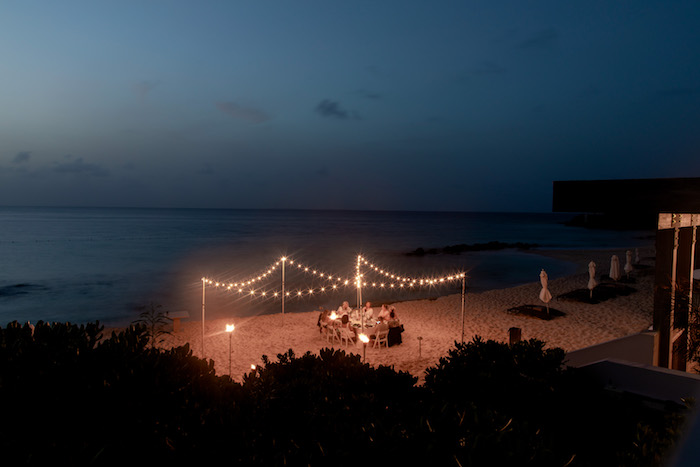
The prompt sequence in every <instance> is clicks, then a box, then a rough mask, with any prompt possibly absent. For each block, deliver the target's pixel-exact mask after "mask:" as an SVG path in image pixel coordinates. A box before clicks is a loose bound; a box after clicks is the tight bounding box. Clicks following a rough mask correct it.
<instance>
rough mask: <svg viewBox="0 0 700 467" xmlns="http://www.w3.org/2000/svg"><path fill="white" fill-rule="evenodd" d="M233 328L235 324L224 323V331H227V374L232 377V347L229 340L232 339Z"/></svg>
mask: <svg viewBox="0 0 700 467" xmlns="http://www.w3.org/2000/svg"><path fill="white" fill-rule="evenodd" d="M234 329H235V326H234V325H233V324H227V325H226V332H227V333H228V375H229V376H230V377H231V379H233V377H232V376H231V354H232V349H231V341H232V340H233V330H234Z"/></svg>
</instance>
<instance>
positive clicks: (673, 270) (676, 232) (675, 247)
mask: <svg viewBox="0 0 700 467" xmlns="http://www.w3.org/2000/svg"><path fill="white" fill-rule="evenodd" d="M676 216H678V218H676ZM673 217H674V224H676V225H675V227H674V229H673V256H672V258H673V259H672V261H671V313H670V314H669V326H668V367H669V368H670V369H673V343H674V341H675V339H674V337H675V330H676V327H675V324H674V321H675V314H676V268H677V266H678V236H679V234H680V227H679V224H680V222H679V221H680V214H674V215H673ZM676 221H678V223H676Z"/></svg>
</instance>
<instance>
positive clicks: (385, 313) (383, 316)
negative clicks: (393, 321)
mask: <svg viewBox="0 0 700 467" xmlns="http://www.w3.org/2000/svg"><path fill="white" fill-rule="evenodd" d="M377 318H378V319H379V321H388V320H389V307H387V306H386V305H382V309H381V310H379V316H377Z"/></svg>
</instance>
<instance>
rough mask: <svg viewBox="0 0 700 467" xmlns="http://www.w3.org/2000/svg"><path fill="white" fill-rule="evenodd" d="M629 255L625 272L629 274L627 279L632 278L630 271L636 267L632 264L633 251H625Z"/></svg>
mask: <svg viewBox="0 0 700 467" xmlns="http://www.w3.org/2000/svg"><path fill="white" fill-rule="evenodd" d="M625 254H626V255H627V261H625V273H626V274H627V279H629V278H630V273H631V272H632V269H634V267H633V266H632V251H630V250H627V252H626V253H625Z"/></svg>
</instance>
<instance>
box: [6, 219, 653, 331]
mask: <svg viewBox="0 0 700 467" xmlns="http://www.w3.org/2000/svg"><path fill="white" fill-rule="evenodd" d="M570 217H571V216H570V215H563V214H546V213H545V214H523V213H515V214H511V213H439V212H360V211H302V210H300V211H293V210H279V211H277V210H192V209H127V208H123V209H122V208H100V209H98V208H26V207H22V208H20V207H4V208H0V265H1V267H0V325H4V324H5V323H8V322H10V321H14V320H17V321H20V322H26V321H32V322H36V321H38V320H44V321H70V322H75V323H77V322H88V321H95V320H99V321H100V322H102V323H105V324H108V325H124V324H128V323H129V322H131V321H133V320H134V319H136V318H137V317H138V311H137V309H138V307H139V306H142V305H146V304H149V303H154V304H159V305H161V306H162V307H163V310H169V311H180V310H187V311H189V312H190V315H191V316H193V317H197V316H200V314H201V308H202V292H203V286H202V278H203V277H206V278H211V279H212V280H213V281H215V282H221V284H226V283H228V284H231V283H236V282H238V281H244V280H246V281H247V280H248V279H250V278H254V279H255V278H257V276H259V275H261V274H263V273H266V272H267V271H269V270H270V269H269V268H270V267H271V266H273V265H274V264H275V262H277V261H278V260H279V258H280V257H282V256H285V257H287V258H289V260H288V261H296V263H295V264H298V263H302V264H303V265H305V266H307V267H309V270H310V271H311V270H317V273H318V274H320V273H321V272H323V273H324V277H327V275H328V274H331V275H333V276H334V277H343V278H352V277H353V276H354V274H355V272H356V264H357V256H358V255H362V256H363V257H364V258H366V260H367V261H369V262H371V263H373V264H374V265H376V266H377V267H378V268H381V269H382V270H385V271H391V272H392V273H395V274H396V275H401V276H404V277H405V276H410V277H416V278H421V277H439V276H447V275H452V274H454V273H456V272H460V271H465V272H466V273H467V276H468V279H467V290H468V291H480V290H486V289H491V288H502V287H510V286H513V285H518V284H523V283H527V282H534V281H537V280H538V279H539V272H540V269H542V268H544V269H545V270H547V272H548V274H549V276H550V277H551V278H555V277H558V276H561V275H567V274H571V273H572V272H573V271H574V270H575V269H576V267H577V265H574V264H571V263H568V262H564V261H559V260H555V259H552V258H548V257H545V256H541V255H537V254H533V253H532V252H527V251H518V250H514V249H508V250H501V251H487V252H472V253H462V254H459V255H425V256H422V257H417V256H408V255H406V253H407V252H411V251H413V250H415V249H416V248H419V247H422V248H426V249H427V248H441V247H443V246H447V245H455V244H461V243H468V244H471V243H484V242H489V241H501V242H510V243H513V242H525V243H536V244H538V245H540V246H541V248H621V249H629V248H634V247H635V246H645V245H649V244H650V243H652V242H653V240H651V239H650V234H651V233H650V232H637V231H624V232H621V231H604V230H590V229H583V228H577V227H567V226H565V225H563V221H565V220H568V219H569V218H570ZM362 268H363V269H362V272H363V274H365V276H364V277H365V279H366V280H367V281H368V282H370V281H376V283H377V284H378V283H379V282H380V281H383V280H387V281H388V278H386V277H383V276H382V277H376V278H375V277H370V276H372V275H374V274H375V273H374V272H373V270H371V269H369V268H368V266H366V265H364V264H363V265H362ZM285 272H286V274H285V287H286V290H287V291H291V292H292V294H293V295H294V296H292V297H291V298H290V299H288V300H285V311H286V312H295V311H310V310H314V309H318V307H319V306H326V307H328V308H335V307H337V306H338V305H339V304H340V303H341V302H342V301H343V300H348V301H350V302H351V304H354V303H355V301H356V300H355V299H356V290H355V289H354V288H352V287H350V288H345V287H343V286H341V287H339V288H338V289H336V290H335V291H331V289H330V287H329V288H328V290H326V291H325V292H320V287H321V286H324V285H329V284H330V283H332V282H327V281H326V280H325V279H320V276H318V275H312V274H311V273H308V272H304V271H303V269H302V270H299V269H294V267H293V266H292V265H291V264H288V263H286V265H285ZM280 285H281V268H280V267H279V266H278V267H277V268H276V269H275V270H273V272H272V273H270V274H269V275H267V276H266V277H265V278H262V279H261V280H260V281H256V282H255V283H254V285H250V286H247V290H246V291H245V293H238V292H235V291H234V292H230V291H228V290H227V289H226V287H218V288H217V287H215V286H214V285H212V286H211V287H210V286H207V287H206V290H205V299H206V303H207V317H210V318H216V317H229V316H233V317H236V316H245V315H250V314H258V313H271V312H277V311H279V310H280V308H281V302H280V301H279V300H278V299H274V298H272V297H271V294H272V292H273V291H279V289H280ZM341 285H342V283H341ZM387 285H388V282H387ZM250 289H254V292H255V293H257V295H255V294H254V295H252V296H251V295H249V294H248V290H250ZM310 289H311V290H314V293H313V294H309V293H308V291H309V290H310ZM234 290H235V288H234ZM262 290H266V291H268V292H269V294H270V295H267V296H266V297H262V296H260V291H262ZM460 290H461V282H460V281H453V282H449V283H448V285H441V286H431V287H426V288H419V289H417V290H413V291H407V290H403V289H402V290H399V289H398V288H397V289H388V288H384V289H382V288H380V287H371V286H368V287H366V288H363V291H362V296H363V301H364V300H371V301H375V302H385V301H386V302H389V301H398V300H402V299H409V298H420V297H435V296H439V295H442V294H448V293H457V292H459V291H460ZM298 291H303V294H302V296H301V297H299V296H298V295H296V294H297V293H298Z"/></svg>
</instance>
